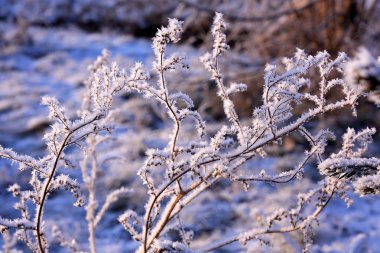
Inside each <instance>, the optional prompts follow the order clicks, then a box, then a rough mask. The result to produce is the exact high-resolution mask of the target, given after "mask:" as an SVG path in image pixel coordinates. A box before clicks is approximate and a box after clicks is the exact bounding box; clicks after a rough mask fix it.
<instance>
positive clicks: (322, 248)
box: [0, 20, 380, 253]
mask: <svg viewBox="0 0 380 253" xmlns="http://www.w3.org/2000/svg"><path fill="white" fill-rule="evenodd" d="M3 25H4V26H7V28H6V29H12V26H11V25H9V24H3ZM179 25H180V22H179V21H176V20H172V21H171V25H170V29H169V31H167V32H168V33H169V35H170V36H169V37H170V39H171V40H173V41H177V40H178V34H177V32H178V31H177V30H179ZM217 25H218V27H217ZM224 26H225V24H223V22H221V21H220V20H219V21H218V20H217V22H215V24H214V30H215V31H214V33H215V34H216V36H219V37H218V40H217V42H218V43H217V44H216V47H215V48H214V54H217V55H219V54H220V53H221V52H222V51H223V50H224V49H225V48H226V44H225V38H224V37H223V36H222V37H220V36H221V35H220V34H217V33H218V32H219V30H218V29H221V28H222V27H224ZM216 28H218V29H216ZM163 32H165V30H163ZM30 35H31V36H32V41H33V44H31V45H24V46H17V45H11V46H9V47H6V48H4V49H2V51H0V59H1V61H0V71H1V75H0V87H1V93H0V140H1V142H0V144H1V145H2V146H4V147H12V148H13V149H14V150H16V151H17V152H18V153H20V154H22V153H28V154H32V155H33V156H34V157H41V156H42V155H43V154H44V152H45V151H44V148H45V147H44V144H43V143H42V141H41V137H42V135H43V131H45V130H47V125H48V124H49V121H48V120H47V115H48V111H47V109H46V108H45V107H43V106H42V105H41V97H42V96H45V95H48V96H55V97H56V99H57V100H58V101H59V102H60V103H62V104H63V105H64V106H65V107H66V108H67V113H62V112H57V111H56V112H55V113H56V114H57V113H58V114H59V115H61V117H64V115H66V114H68V116H70V117H77V116H76V111H75V110H72V108H79V107H80V105H81V104H82V93H83V82H84V81H85V79H86V77H87V76H88V71H87V65H89V64H90V63H92V62H93V61H94V60H95V59H96V58H97V57H98V56H99V55H100V54H101V52H102V50H103V48H107V49H108V50H109V51H110V53H111V54H112V57H113V59H114V60H116V61H117V62H118V64H119V65H120V66H128V67H131V66H133V62H134V61H139V62H142V63H143V64H145V65H148V66H149V62H150V61H151V58H152V57H153V52H152V50H151V43H150V41H149V40H143V39H135V38H131V37H128V36H124V35H120V34H114V33H112V32H109V31H108V32H103V33H95V34H87V33H86V32H83V31H81V30H79V29H77V28H75V27H68V28H59V29H57V28H55V29H52V28H41V27H38V28H37V27H32V28H31V30H30ZM156 43H158V42H157V41H156ZM155 48H158V49H157V50H158V51H159V52H161V51H160V50H162V48H161V47H159V46H157V45H156V47H155ZM178 49H183V48H182V46H177V47H174V50H178ZM157 50H156V51H157ZM169 50H173V48H170V49H169ZM184 50H187V51H189V49H188V48H186V47H185V48H184ZM190 51H191V50H190ZM156 53H157V52H156ZM199 54H200V53H199V52H196V53H194V54H191V56H192V57H193V58H198V55H199ZM298 55H299V58H300V60H304V61H310V62H312V63H315V62H318V63H319V61H320V60H321V58H322V57H323V55H324V53H322V54H321V55H318V56H317V57H316V58H315V59H303V58H302V57H303V56H302V52H299V53H298ZM207 57H211V55H209V56H207ZM207 57H206V58H207ZM206 60H207V59H206ZM208 60H209V59H208ZM338 60H339V62H340V60H341V58H338ZM338 60H336V61H335V62H334V63H330V64H336V63H337V62H338ZM207 63H208V64H210V62H207ZM208 66H209V67H210V65H208ZM209 69H210V68H209ZM211 70H213V69H211ZM272 70H273V71H274V69H269V68H268V69H267V71H268V72H271V71H272ZM305 70H306V69H299V68H295V69H294V73H302V72H304V71H305ZM141 71H142V66H141V65H138V66H136V67H135V70H134V71H132V73H139V74H138V75H137V76H140V77H141V76H144V78H145V76H146V75H147V74H146V73H142V72H141ZM294 73H293V74H294ZM217 76H218V75H217V74H213V77H214V78H215V77H216V78H217ZM271 78H272V79H271ZM287 78H289V76H288V75H284V76H282V75H279V76H276V75H275V73H274V72H273V73H272V76H270V75H268V76H267V81H268V82H279V81H280V80H283V79H287ZM142 79H143V78H142ZM337 84H340V83H339V82H337ZM136 87H140V88H141V86H139V85H137V86H136ZM242 90H245V86H244V84H232V85H231V86H230V89H229V90H228V91H227V94H228V95H229V94H232V93H234V92H236V91H242ZM169 99H170V100H171V101H173V103H174V101H178V102H177V103H178V104H181V101H182V102H184V103H185V105H186V107H188V108H192V107H193V102H192V101H191V99H190V97H188V96H187V95H184V94H182V93H173V94H172V95H171V96H170V97H169ZM138 101H140V100H138V99H136V98H135V97H132V98H130V99H128V100H125V99H123V98H121V97H117V98H116V101H115V104H116V106H117V107H118V109H119V111H121V113H120V114H119V116H118V117H116V118H117V120H118V122H119V123H121V127H119V128H117V129H116V130H115V131H114V134H113V135H112V136H111V139H112V138H117V139H116V140H115V142H109V143H105V144H104V145H103V146H101V147H99V154H100V155H99V159H100V160H101V161H102V165H103V170H102V171H100V172H99V173H100V182H99V185H98V186H99V189H100V191H99V200H101V199H104V198H103V197H105V195H106V192H110V191H112V190H115V192H114V194H116V195H119V194H121V193H127V194H126V196H124V197H123V198H122V199H121V200H120V201H116V203H114V204H112V205H111V204H110V205H109V206H107V208H108V207H109V210H108V212H107V213H106V214H105V215H104V220H102V221H100V222H99V229H98V230H97V232H96V240H97V246H98V251H99V252H132V251H134V250H136V249H137V248H138V246H139V245H138V244H137V243H136V242H134V241H133V239H132V238H131V236H130V235H129V234H128V233H127V232H126V231H125V230H124V229H123V226H122V225H121V224H119V223H118V222H117V219H118V217H119V219H121V220H125V219H127V217H133V218H135V217H137V215H141V214H143V210H142V208H143V203H145V201H146V200H147V198H148V196H147V195H146V190H145V186H143V185H142V183H141V181H140V179H139V178H138V177H137V176H136V174H137V170H138V168H139V166H140V165H141V164H142V163H143V159H144V157H145V155H147V156H157V157H161V158H163V159H170V155H169V153H168V152H163V151H161V149H162V148H164V147H165V146H166V144H167V141H168V136H169V134H170V132H169V130H168V129H167V125H165V124H167V123H162V124H161V125H160V124H158V123H157V122H156V121H159V119H160V116H158V118H153V119H148V120H150V121H154V123H155V124H156V127H146V125H144V126H143V127H144V128H142V127H138V126H137V124H138V123H136V119H137V118H138V117H141V114H144V115H142V116H145V114H148V113H150V112H151V111H150V109H149V108H151V107H152V105H151V104H149V103H141V107H142V108H143V109H142V108H140V107H138V108H134V107H135V106H136V105H140V104H139V102H138ZM53 102H54V103H55V101H53V100H51V99H48V100H46V99H45V103H48V104H51V103H53ZM231 104H232V102H231V100H229V99H227V100H226V101H225V104H224V106H225V107H226V110H227V111H229V112H231V113H233V112H234V108H233V107H232V106H233V104H232V105H231ZM154 106H157V105H156V104H154V105H153V107H154ZM339 106H340V104H339ZM178 107H180V106H179V105H178ZM144 108H148V109H147V111H143V110H144ZM328 109H329V107H326V110H328ZM53 113H54V112H53ZM259 113H260V112H258V114H259ZM314 113H315V114H316V112H314V111H311V112H309V113H307V114H305V115H304V116H303V118H304V119H306V118H308V117H309V116H310V115H314ZM182 114H183V115H184V114H186V115H185V116H188V115H190V116H193V117H195V118H197V117H198V115H192V114H191V111H190V110H189V109H187V108H186V110H183V111H182ZM229 117H230V118H231V120H232V121H237V120H238V119H237V116H236V115H235V114H232V115H229ZM263 117H264V116H263ZM129 119H130V120H129ZM197 121H198V122H202V121H201V119H199V118H197ZM171 123H172V122H170V124H171ZM260 123H261V124H264V123H262V122H260ZM143 124H144V123H143ZM210 124H215V126H214V128H215V129H219V130H220V131H218V134H217V135H215V137H214V140H213V143H212V147H211V148H212V149H213V150H219V149H223V148H224V146H227V144H225V143H226V142H227V141H226V140H225V139H224V136H225V135H227V134H229V133H228V129H226V128H221V129H220V125H219V124H218V123H213V122H210ZM297 124H298V121H296V122H294V124H293V125H290V127H287V128H285V129H279V130H278V131H277V134H282V133H286V132H288V131H289V129H292V127H295V126H297ZM157 125H158V126H157ZM73 127H75V125H70V128H73ZM157 128H158V129H157ZM201 130H203V129H201ZM242 138H243V137H242ZM270 138H271V137H270V136H268V137H267V138H266V139H264V141H265V140H267V139H270ZM260 144H261V142H259V143H257V144H255V145H256V146H260ZM324 144H325V143H323V145H324ZM321 145H322V144H321ZM158 148H159V149H160V150H159V151H157V149H158ZM198 148H199V149H204V150H205V151H207V150H208V149H207V148H210V147H204V146H200V147H198ZM149 149H151V150H152V151H148V152H147V153H145V151H146V150H149ZM106 151H107V152H108V153H110V154H109V155H107V156H105V155H104V154H105V153H106ZM7 153H8V154H9V155H11V156H14V157H18V155H17V154H16V153H13V152H11V151H7ZM205 153H206V152H205ZM300 155H302V154H296V155H295V157H293V158H281V157H279V158H277V157H276V158H273V157H267V158H260V159H254V160H252V161H250V162H249V163H248V164H245V165H244V168H245V169H247V170H253V168H254V169H257V170H256V171H257V172H259V171H260V169H264V170H265V172H266V173H267V174H269V175H271V174H276V173H278V171H277V170H276V169H275V168H276V167H277V165H278V164H286V163H289V159H296V158H299V157H300ZM68 156H70V157H73V158H74V159H73V160H76V161H77V160H79V159H80V158H81V157H80V156H77V155H76V154H75V152H70V150H68ZM110 157H112V159H110ZM21 158H22V159H25V157H21ZM21 158H20V159H21ZM27 159H28V160H30V163H38V162H40V161H38V160H35V159H34V160H33V159H31V158H29V157H28V158H27ZM358 159H359V158H358ZM297 161H298V160H297ZM361 161H363V164H364V165H368V161H370V162H371V164H373V163H375V165H376V166H378V165H379V162H378V160H374V161H372V160H361ZM326 162H331V161H329V160H327V161H326ZM349 162H351V161H345V164H344V166H348V165H350V163H349ZM338 165H340V166H341V163H339V164H338ZM323 166H324V164H322V165H320V167H323ZM14 167H15V166H13V167H12V166H10V165H9V162H7V161H4V160H3V159H2V160H1V161H0V175H1V182H0V185H1V187H2V189H6V188H7V187H8V186H9V185H10V182H14V181H15V178H16V176H17V183H19V184H20V185H25V184H26V182H27V181H26V175H25V174H23V172H18V171H17V170H16V168H14ZM306 169H309V170H312V169H315V168H310V167H308V168H306ZM62 171H64V172H65V174H69V175H70V178H77V179H78V180H77V181H78V182H74V181H71V179H70V178H69V177H67V176H61V177H60V178H57V180H58V179H62V180H68V181H70V182H72V186H73V189H72V191H75V192H74V194H76V190H77V189H76V187H77V184H79V183H83V182H82V179H81V177H80V173H79V171H78V170H72V169H70V168H62ZM153 177H154V175H153ZM373 177H374V178H375V179H378V176H373ZM154 179H155V178H153V180H154ZM367 180H368V181H370V183H374V181H375V180H373V178H372V177H371V178H367ZM363 181H364V179H363ZM56 183H57V184H61V183H60V182H59V181H57V182H56ZM364 183H366V182H364ZM121 186H126V187H128V188H130V189H133V190H134V191H133V193H131V192H130V191H129V190H127V189H125V188H120V187H121ZM250 186H251V187H250V189H249V191H245V190H244V189H243V187H242V185H241V184H239V183H231V182H227V181H226V180H221V181H220V182H219V183H218V184H217V185H216V186H214V187H213V188H212V189H211V190H209V191H206V192H204V193H202V194H201V195H199V196H198V198H197V199H196V200H194V201H192V202H191V203H190V205H188V206H187V207H186V208H185V209H184V210H183V211H184V213H183V214H182V213H181V219H182V220H183V223H184V224H185V225H184V230H185V231H190V230H193V231H195V232H194V235H193V236H194V242H193V244H192V245H191V246H194V247H196V246H203V245H204V242H209V241H216V240H219V239H221V237H222V236H227V235H226V234H225V232H226V231H227V230H228V229H230V230H229V231H230V232H228V233H230V234H231V236H232V235H233V234H235V232H236V233H240V232H242V231H246V230H250V229H252V227H254V226H256V225H260V224H261V222H263V221H262V220H260V218H263V217H265V216H264V215H270V214H271V213H273V211H276V210H277V211H278V210H279V208H284V209H289V208H291V207H292V206H294V205H295V204H296V202H297V194H298V193H300V192H307V191H308V190H310V189H312V188H314V187H315V186H316V182H314V181H313V180H311V179H309V178H307V177H306V179H305V180H302V181H296V182H294V183H293V184H291V185H268V184H265V183H250ZM52 187H56V188H59V185H58V186H57V185H56V186H54V185H53V186H52ZM74 188H75V189H74ZM118 189H120V190H118ZM11 190H12V192H15V187H13V189H11ZM16 190H17V189H16ZM350 197H351V198H352V199H353V201H354V204H353V205H352V206H351V207H350V208H347V207H346V205H345V203H343V201H341V200H338V199H334V200H333V201H332V203H331V204H330V205H329V206H328V207H327V209H326V210H325V212H324V213H323V214H322V218H321V219H320V223H319V226H317V227H316V231H315V232H316V235H315V238H314V245H313V246H312V249H311V250H312V252H316V253H317V252H325V253H327V252H328V253H332V252H342V253H343V252H352V253H359V252H370V251H372V252H380V246H379V244H378V238H380V225H379V222H378V220H379V218H380V199H378V198H377V197H374V196H372V197H367V196H366V197H365V198H364V197H363V198H361V197H359V196H357V195H352V196H350ZM0 198H1V202H2V203H13V202H14V200H13V198H12V196H11V193H5V191H1V193H0ZM106 201H107V200H106ZM108 201H111V200H108ZM113 201H114V199H112V202H113ZM73 202H74V201H73V198H72V196H70V195H69V194H67V193H62V192H59V193H54V194H52V195H51V196H50V198H49V200H48V201H47V205H46V208H45V209H46V211H45V217H46V223H45V227H46V228H47V229H52V227H53V225H56V226H59V228H60V230H61V231H62V234H63V235H64V236H65V237H68V238H70V239H73V238H75V239H76V241H77V242H78V243H79V245H80V247H81V248H84V249H87V248H88V245H87V230H86V229H87V228H86V224H85V219H83V217H84V216H85V210H84V209H81V208H77V207H73V205H72V204H73ZM168 203H170V202H168ZM10 206H11V205H1V207H0V216H2V217H9V218H15V217H16V216H17V215H15V212H14V210H13V209H11V208H10ZM127 208H133V209H135V210H136V214H135V213H133V214H131V213H126V214H125V213H124V211H125V210H126V209H127ZM123 213H124V214H123ZM135 219H136V220H138V219H137V218H135ZM2 222H3V223H4V224H8V223H9V222H10V221H8V220H3V219H1V220H0V223H2ZM12 224H16V225H17V226H19V225H23V226H30V225H31V224H30V223H29V222H28V221H25V220H15V221H13V222H12ZM125 226H126V225H125ZM73 228H74V229H73ZM240 239H241V241H243V242H244V244H245V243H247V247H248V248H249V251H250V252H251V251H252V252H256V251H259V249H262V248H261V246H260V244H259V243H257V242H246V241H245V240H244V238H243V237H242V238H240ZM264 239H265V238H264ZM207 240H208V241H207ZM301 241H302V239H300V238H299V237H297V235H290V236H288V237H282V236H278V237H276V240H275V243H274V245H272V246H265V247H264V249H266V250H267V251H268V252H284V251H282V250H281V249H288V248H287V247H289V246H286V245H296V246H292V247H293V249H297V250H299V248H300V243H301ZM0 243H3V242H0ZM154 244H155V245H156V244H160V245H164V246H165V247H169V246H170V244H168V243H167V242H166V241H160V242H155V243H154ZM174 246H175V247H177V248H176V249H177V250H180V249H181V250H182V249H183V251H184V252H185V247H183V246H182V245H179V244H178V245H174ZM21 249H22V250H25V248H21ZM51 252H66V251H65V249H63V248H61V247H59V246H58V243H57V244H54V245H53V246H52V248H51ZM219 252H247V248H244V247H243V245H240V244H239V243H236V244H233V245H230V246H228V247H226V248H225V249H223V250H220V251H219ZM289 252H292V251H291V250H289Z"/></svg>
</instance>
